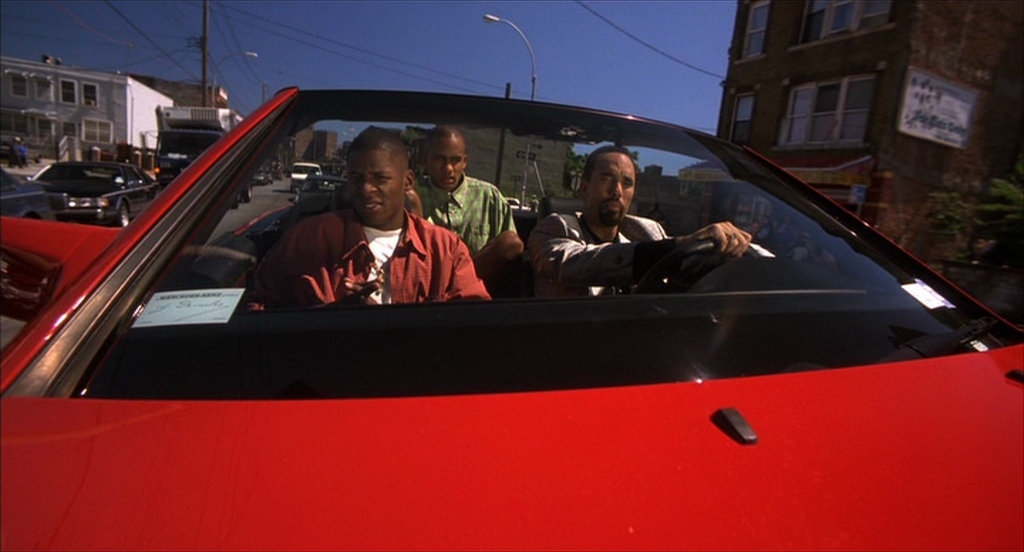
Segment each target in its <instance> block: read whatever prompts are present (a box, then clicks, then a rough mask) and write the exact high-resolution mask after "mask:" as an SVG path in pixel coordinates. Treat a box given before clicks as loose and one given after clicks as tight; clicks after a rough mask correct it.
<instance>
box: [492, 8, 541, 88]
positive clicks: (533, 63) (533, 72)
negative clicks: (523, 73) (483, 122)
mask: <svg viewBox="0 0 1024 552" xmlns="http://www.w3.org/2000/svg"><path fill="white" fill-rule="evenodd" d="M484 23H505V24H506V25H508V26H510V27H512V28H513V29H515V30H516V32H517V33H519V36H520V37H522V39H523V42H525V43H526V49H527V50H529V51H530V85H531V86H530V101H531V102H532V101H534V100H536V99H537V60H536V59H534V57H533V47H532V46H530V41H529V40H527V39H526V35H524V34H523V31H521V30H519V27H516V24H515V23H513V22H511V21H509V20H508V19H502V18H500V17H498V16H497V15H491V14H489V13H485V14H484Z"/></svg>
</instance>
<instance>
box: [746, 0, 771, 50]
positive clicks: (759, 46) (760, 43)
mask: <svg viewBox="0 0 1024 552" xmlns="http://www.w3.org/2000/svg"><path fill="white" fill-rule="evenodd" d="M767 27H768V2H767V1H765V2H755V3H754V4H751V5H750V11H749V12H748V13H747V36H746V44H745V45H744V47H743V57H744V58H748V57H752V56H756V55H759V54H761V53H764V35H765V29H767Z"/></svg>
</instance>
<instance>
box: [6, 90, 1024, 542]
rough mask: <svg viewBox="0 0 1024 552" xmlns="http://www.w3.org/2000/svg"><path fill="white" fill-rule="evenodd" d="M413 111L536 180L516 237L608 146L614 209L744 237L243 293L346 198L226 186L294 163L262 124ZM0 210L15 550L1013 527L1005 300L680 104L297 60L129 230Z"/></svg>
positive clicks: (512, 178)
mask: <svg viewBox="0 0 1024 552" xmlns="http://www.w3.org/2000/svg"><path fill="white" fill-rule="evenodd" d="M435 124H447V125H457V126H459V127H460V128H462V129H464V132H465V134H466V137H467V140H468V147H469V150H470V151H469V158H470V165H469V169H468V173H469V174H470V175H472V176H475V177H478V178H481V179H485V180H490V181H500V182H499V185H500V186H501V188H502V189H503V190H504V191H505V192H506V193H507V194H508V195H510V196H519V197H520V199H526V194H525V193H523V191H524V190H529V192H530V195H533V193H534V191H535V190H536V191H538V192H539V191H540V190H543V193H542V194H538V195H543V196H545V197H543V198H542V199H541V200H540V201H537V202H536V204H535V209H529V210H528V209H516V210H515V211H516V223H517V231H518V232H519V233H520V234H521V235H522V236H523V237H527V236H528V235H529V233H530V231H531V229H532V228H533V226H534V225H535V224H536V223H537V217H542V216H545V215H547V214H548V213H549V212H552V211H560V210H565V209H571V208H572V207H571V205H572V200H571V196H572V192H573V190H574V189H575V186H576V182H577V180H578V169H577V168H576V165H575V161H576V160H578V159H580V158H582V157H583V156H585V155H586V154H587V153H588V152H590V151H593V150H594V149H595V148H596V147H599V146H602V145H607V144H618V145H623V146H626V147H628V148H629V149H630V150H631V151H634V152H636V156H637V157H636V161H637V163H638V164H639V165H640V166H641V167H642V171H641V174H639V175H638V179H637V191H636V197H635V200H634V201H633V209H634V212H635V213H636V214H639V215H643V216H647V217H650V218H655V219H657V220H659V221H660V222H661V223H662V225H663V226H664V227H665V229H666V230H667V231H668V232H669V233H670V234H683V233H689V232H693V231H694V230H696V229H697V228H700V227H701V226H703V225H706V224H708V223H711V222H716V221H730V222H732V223H733V224H734V225H736V226H738V227H740V228H744V229H746V230H748V231H749V232H750V233H751V234H752V235H753V236H754V243H755V244H757V245H758V248H757V249H758V250H759V251H762V254H759V255H751V256H744V257H741V258H737V259H735V260H732V261H730V262H725V263H710V262H709V263H697V264H698V265H700V266H701V267H702V268H700V269H697V268H694V267H695V265H694V263H691V262H689V259H688V258H676V259H672V260H670V261H668V262H666V263H659V270H660V269H662V268H663V269H664V272H663V273H657V274H654V275H652V276H650V277H645V278H644V279H642V280H641V285H640V286H639V289H637V290H636V291H637V292H636V293H630V294H621V295H608V296H596V297H573V298H543V297H535V296H534V295H533V293H532V286H531V278H530V276H531V271H530V267H529V266H527V265H526V264H525V262H524V263H523V265H522V266H521V267H518V268H519V269H520V270H519V271H518V272H517V273H515V274H514V275H513V276H514V277H513V278H511V279H510V280H511V281H512V282H514V283H518V285H512V286H511V289H509V290H506V291H507V293H502V294H495V295H496V296H495V298H494V299H493V300H491V301H476V302H462V303H425V304H411V305H409V304H406V305H401V304H392V305H378V306H367V305H357V306H354V305H340V304H339V305H330V306H327V307H322V308H279V309H268V310H258V309H252V308H249V307H248V305H249V301H248V299H249V298H250V296H251V293H252V291H253V275H254V272H255V271H256V270H258V269H259V267H260V266H261V263H262V262H263V260H264V258H265V256H266V255H267V253H268V251H271V250H272V248H273V247H274V245H275V243H278V240H279V238H280V237H281V236H282V235H283V234H284V233H286V232H287V231H288V229H289V227H290V226H291V225H292V224H295V222H296V221H297V220H298V219H300V218H301V217H302V216H308V215H310V214H312V213H315V212H318V211H322V210H329V209H344V208H346V203H345V202H344V201H338V202H335V201H326V200H321V201H320V202H319V203H318V204H317V205H316V206H314V207H308V206H303V205H302V204H301V202H300V203H299V204H292V203H291V202H290V201H289V199H290V198H291V196H290V195H289V194H286V193H284V190H281V191H280V192H278V191H275V190H271V189H270V187H262V188H256V189H254V190H255V191H254V198H253V202H252V203H249V204H246V205H245V206H244V207H242V208H240V209H238V210H232V209H231V206H232V204H233V203H234V199H235V198H236V197H237V195H238V193H239V190H241V189H242V188H243V187H246V186H248V185H249V183H250V182H251V181H252V179H253V177H254V175H255V174H256V173H257V171H258V170H259V169H260V167H262V166H265V165H267V164H269V163H277V164H279V165H280V166H288V165H289V164H291V163H292V162H293V161H296V160H297V159H293V158H286V157H287V156H286V154H288V155H290V152H288V150H287V148H282V147H280V145H281V144H284V143H288V141H289V139H290V138H292V137H294V136H295V135H296V133H298V132H301V131H303V130H305V129H308V128H311V127H312V128H314V129H316V130H325V131H329V132H330V131H334V132H338V133H339V134H344V132H345V129H351V128H355V129H361V128H365V127H367V126H369V125H375V126H381V127H385V128H390V129H395V130H397V131H400V132H401V133H402V136H404V137H406V138H407V140H408V142H409V144H410V145H411V146H412V149H413V150H414V151H418V144H419V143H420V142H419V137H422V136H423V133H424V132H425V131H426V130H427V129H429V128H430V127H432V126H433V125H435ZM346 138H350V137H348V136H342V137H339V140H338V142H339V143H342V142H343V141H344V140H345V139H346ZM282 152H285V153H282ZM282 155H285V157H282ZM338 158H341V159H343V158H344V155H343V152H342V155H339V156H338ZM415 159H418V157H417V156H415V155H414V160H415ZM314 161H318V162H319V161H328V160H326V159H316V160H314ZM524 177H525V181H524V180H523V178H524ZM524 186H525V187H524ZM244 209H258V211H253V212H251V213H249V212H248V211H246V213H248V214H246V215H245V216H246V217H247V218H246V219H245V221H249V222H248V223H246V222H245V221H241V222H240V221H239V220H238V216H240V215H239V213H240V211H243V210H244ZM0 220H2V222H0V244H2V267H0V268H2V282H0V283H2V290H3V302H2V304H0V309H2V313H3V315H4V316H5V317H8V318H9V319H17V320H21V321H24V322H25V325H24V326H23V327H22V328H21V329H20V331H19V332H18V335H17V336H15V337H14V338H13V339H12V340H11V341H10V343H9V344H8V345H7V346H6V347H5V348H4V350H3V352H2V355H3V356H2V370H0V377H2V379H0V386H2V387H0V388H2V398H0V407H2V412H3V416H2V421H0V423H2V444H0V446H2V458H0V468H2V488H0V498H2V502H0V548H2V549H5V550H15V549H103V550H112V549H132V550H139V549H252V548H260V549H290V550H295V549H390V550H394V549H544V550H555V549H642V550H652V549H673V550H678V549H703V550H707V549H730V550H736V549H803V550H808V549H813V550H820V549H856V550H865V549H885V550H894V549H915V550H921V549H928V550H940V549H972V550H996V549H1003V550H1020V549H1021V548H1022V547H1024V383H1022V372H1021V369H1022V368H1024V365H1022V364H1024V345H1022V344H1024V335H1022V333H1021V331H1020V330H1019V329H1017V328H1016V327H1014V326H1013V325H1011V324H1009V323H1007V322H1006V321H1004V320H1003V319H1001V318H999V317H998V316H997V315H995V314H994V313H992V312H991V311H990V310H988V309H987V308H985V307H984V306H983V305H981V304H979V303H978V302H977V301H975V300H973V299H972V298H971V297H969V296H967V295H966V294H964V293H963V292H961V291H959V290H958V289H957V288H955V287H954V286H953V285H951V284H950V283H949V282H947V281H946V280H944V279H943V278H942V277H941V276H939V275H937V274H936V273H934V272H933V271H931V270H929V268H928V267H927V266H925V265H924V264H923V263H921V262H920V261H918V260H917V259H915V258H913V257H911V256H910V255H908V254H906V253H905V252H904V251H902V250H901V249H900V248H899V247H897V246H896V245H894V244H893V243H892V242H890V241H889V240H887V239H886V238H885V237H883V236H882V235H880V234H879V233H877V232H876V231H874V230H873V229H872V228H870V227H868V226H867V225H865V224H864V223H862V222H861V221H860V220H858V219H857V218H856V217H854V216H853V215H851V214H850V213H848V212H847V211H845V210H844V209H842V208H841V207H840V206H838V205H837V204H835V203H833V202H832V201H831V200H829V199H828V198H826V197H825V196H823V195H821V194H819V193H818V192H816V191H815V190H813V189H812V188H810V187H808V186H807V185H805V184H803V183H802V182H800V181H799V180H797V179H795V178H794V177H792V176H791V175H789V174H788V173H786V172H785V171H783V170H781V169H779V168H778V167H776V166H774V165H772V164H771V163H770V162H768V161H766V160H765V159H764V158H762V157H760V156H758V155H757V154H755V153H754V152H752V151H749V150H747V149H744V148H742V147H739V146H736V145H733V144H730V143H728V142H725V141H722V140H719V139H717V138H714V137H712V136H709V135H706V134H703V133H699V132H694V131H690V130H687V129H685V128H681V127H678V126H675V125H671V124H666V123H662V122H657V121H652V120H647V119H643V118H640V117H635V116H630V115H623V114H614V113H607V112H602V111H595V110H591V109H583V108H576V107H570V106H561V105H553V104H547V103H540V102H525V101H517V100H509V99H499V98H485V97H471V96H453V95H447V94H428V93H413V92H371V91H299V90H297V89H286V90H283V91H281V92H280V93H278V94H277V95H276V96H275V97H274V98H273V99H272V100H271V101H269V102H268V103H267V104H266V105H264V106H263V107H261V108H260V109H259V110H258V111H256V112H255V113H254V114H253V115H251V116H250V117H249V118H248V119H246V120H245V121H244V122H243V123H241V124H240V125H239V126H238V127H237V128H236V129H234V130H233V131H232V132H230V133H229V134H227V135H226V136H225V137H224V138H222V139H221V140H220V141H219V142H218V143H217V144H215V145H214V146H212V147H211V148H210V149H209V150H207V152H206V153H205V154H204V155H203V156H202V157H201V158H200V159H199V160H197V161H196V162H194V163H193V164H192V165H190V166H189V168H188V169H187V170H186V171H185V172H183V173H182V174H181V175H180V176H179V177H178V178H177V179H176V180H175V181H174V183H173V184H171V185H170V186H169V187H168V188H167V189H166V190H165V191H164V192H163V193H161V194H160V195H159V196H157V197H156V199H155V200H154V202H153V204H152V205H151V206H150V207H149V208H148V209H147V210H146V211H144V212H142V213H141V214H140V215H139V216H138V218H136V219H135V220H133V221H132V222H131V224H130V225H128V226H127V227H126V228H125V229H123V230H118V229H113V228H102V227H95V226H85V225H74V224H67V223H60V222H52V221H38V220H25V219H19V218H10V217H4V218H2V219H0ZM693 255H700V254H699V253H697V254H693ZM690 258H696V257H692V256H691V257H690ZM680 271H686V272H688V274H687V277H686V278H678V277H677V276H678V272H680Z"/></svg>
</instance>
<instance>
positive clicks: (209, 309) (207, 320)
mask: <svg viewBox="0 0 1024 552" xmlns="http://www.w3.org/2000/svg"><path fill="white" fill-rule="evenodd" d="M243 292H245V289H243V288H225V289H202V290H195V291H163V292H160V293H155V294H153V298H152V299H150V300H149V304H147V305H146V308H145V310H143V311H142V315H141V316H139V317H138V318H137V319H136V320H135V323H134V324H132V327H134V328H149V327H153V326H180V325H185V324H225V323H227V322H228V321H229V320H231V313H233V312H235V307H236V306H238V301H239V300H241V298H242V293H243Z"/></svg>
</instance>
